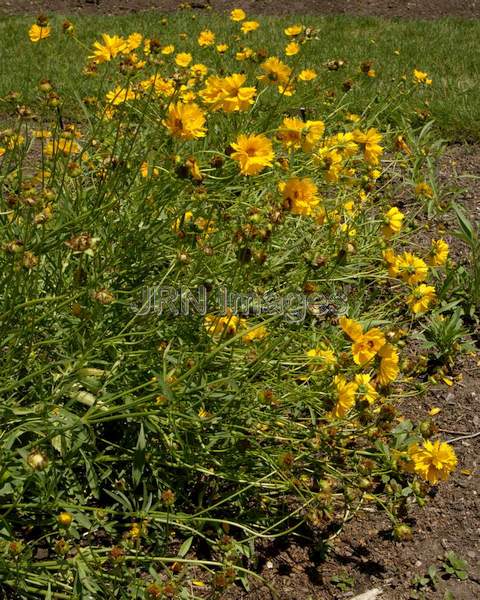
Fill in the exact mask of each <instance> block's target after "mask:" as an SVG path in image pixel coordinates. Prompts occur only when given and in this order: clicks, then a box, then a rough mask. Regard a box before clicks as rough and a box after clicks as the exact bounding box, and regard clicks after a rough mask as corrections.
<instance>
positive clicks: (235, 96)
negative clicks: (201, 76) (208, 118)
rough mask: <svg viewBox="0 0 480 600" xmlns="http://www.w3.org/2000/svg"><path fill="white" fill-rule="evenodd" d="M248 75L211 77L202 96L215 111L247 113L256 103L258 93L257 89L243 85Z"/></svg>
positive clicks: (201, 93)
mask: <svg viewBox="0 0 480 600" xmlns="http://www.w3.org/2000/svg"><path fill="white" fill-rule="evenodd" d="M246 79H247V76H246V75H243V74H240V73H234V74H233V75H229V76H228V77H224V78H221V77H216V76H212V77H209V78H208V79H207V81H206V87H205V88H204V89H203V90H202V91H201V92H200V96H201V97H202V99H203V100H204V102H206V103H207V104H210V105H211V106H212V109H213V110H223V111H225V112H228V113H230V112H238V111H245V110H248V109H249V108H250V106H251V105H252V104H253V102H254V98H255V95H256V93H257V90H256V88H254V87H246V86H244V85H243V84H244V83H245V81H246Z"/></svg>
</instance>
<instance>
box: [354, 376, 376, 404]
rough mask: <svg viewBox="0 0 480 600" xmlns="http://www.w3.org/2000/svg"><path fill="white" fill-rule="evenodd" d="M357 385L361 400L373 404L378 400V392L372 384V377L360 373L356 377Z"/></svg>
mask: <svg viewBox="0 0 480 600" xmlns="http://www.w3.org/2000/svg"><path fill="white" fill-rule="evenodd" d="M355 383H356V384H357V385H358V390H357V395H359V396H360V397H359V400H361V401H364V402H368V404H373V403H374V402H375V400H376V399H377V398H378V392H377V390H376V389H375V386H374V384H373V383H372V378H371V376H370V375H368V373H358V374H357V375H355Z"/></svg>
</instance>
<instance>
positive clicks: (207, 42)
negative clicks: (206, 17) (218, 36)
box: [197, 29, 215, 48]
mask: <svg viewBox="0 0 480 600" xmlns="http://www.w3.org/2000/svg"><path fill="white" fill-rule="evenodd" d="M197 42H198V45H199V46H201V47H202V48H203V47H205V46H212V45H213V44H214V43H215V34H214V33H213V31H210V29H205V30H204V31H201V32H200V34H199V36H198V39H197Z"/></svg>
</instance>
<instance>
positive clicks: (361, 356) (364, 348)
mask: <svg viewBox="0 0 480 600" xmlns="http://www.w3.org/2000/svg"><path fill="white" fill-rule="evenodd" d="M339 325H340V327H341V328H342V330H343V331H344V332H345V333H346V334H347V335H348V337H349V338H350V339H351V340H352V341H353V344H352V354H353V360H354V362H355V364H357V365H364V364H366V363H367V362H369V361H370V360H371V359H372V358H373V357H374V356H375V355H376V354H377V352H378V351H379V350H380V349H381V348H382V347H383V346H384V345H385V342H386V340H385V336H384V335H383V333H382V331H381V330H380V329H378V327H374V328H373V329H370V330H369V331H367V332H366V333H364V331H363V327H362V325H361V324H360V323H358V322H357V321H354V320H353V319H348V318H347V317H345V316H342V317H340V319H339Z"/></svg>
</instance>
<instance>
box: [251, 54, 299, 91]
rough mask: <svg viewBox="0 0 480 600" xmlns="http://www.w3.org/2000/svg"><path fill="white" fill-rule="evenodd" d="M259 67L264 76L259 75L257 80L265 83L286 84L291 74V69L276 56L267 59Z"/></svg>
mask: <svg viewBox="0 0 480 600" xmlns="http://www.w3.org/2000/svg"><path fill="white" fill-rule="evenodd" d="M260 66H261V69H262V71H264V72H265V75H260V76H259V77H258V79H260V81H265V82H266V83H273V84H279V83H283V84H285V83H288V80H289V79H290V75H291V74H292V69H291V68H290V67H289V66H288V65H286V64H285V63H283V62H282V61H281V60H280V59H279V58H277V57H276V56H271V57H270V58H267V60H266V61H265V62H263V63H262V64H261V65H260Z"/></svg>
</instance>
